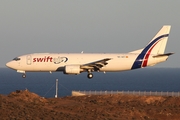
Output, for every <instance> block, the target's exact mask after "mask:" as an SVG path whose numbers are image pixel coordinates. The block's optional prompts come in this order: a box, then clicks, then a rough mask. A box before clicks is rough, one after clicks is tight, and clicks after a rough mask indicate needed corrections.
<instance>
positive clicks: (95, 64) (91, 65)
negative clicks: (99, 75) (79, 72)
mask: <svg viewBox="0 0 180 120" xmlns="http://www.w3.org/2000/svg"><path fill="white" fill-rule="evenodd" d="M109 60H111V58H105V59H102V60H98V61H94V62H91V63H87V64H83V65H81V68H82V69H86V70H88V69H93V70H95V71H97V70H99V69H100V68H102V67H104V66H105V65H107V64H108V63H107V61H109Z"/></svg>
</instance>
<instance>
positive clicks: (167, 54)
mask: <svg viewBox="0 0 180 120" xmlns="http://www.w3.org/2000/svg"><path fill="white" fill-rule="evenodd" d="M172 54H174V53H166V54H159V55H155V56H153V57H154V58H156V57H163V56H170V55H172Z"/></svg>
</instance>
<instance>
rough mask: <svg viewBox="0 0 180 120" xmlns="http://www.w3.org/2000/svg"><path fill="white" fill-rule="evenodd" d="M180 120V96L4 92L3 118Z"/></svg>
mask: <svg viewBox="0 0 180 120" xmlns="http://www.w3.org/2000/svg"><path fill="white" fill-rule="evenodd" d="M32 119H33V120H180V97H160V96H135V95H121V94H119V95H102V96H100V95H92V96H78V97H71V96H69V97H63V98H42V97H40V96H38V95H37V94H35V93H32V92H30V91H28V90H17V91H15V92H12V93H10V94H9V95H7V96H5V95H0V120H32Z"/></svg>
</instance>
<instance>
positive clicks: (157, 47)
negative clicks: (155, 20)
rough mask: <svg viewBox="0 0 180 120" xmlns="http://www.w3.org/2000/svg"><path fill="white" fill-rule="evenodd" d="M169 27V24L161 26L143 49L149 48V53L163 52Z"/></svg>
mask: <svg viewBox="0 0 180 120" xmlns="http://www.w3.org/2000/svg"><path fill="white" fill-rule="evenodd" d="M170 29H171V26H170V25H165V26H163V27H162V28H161V30H160V31H159V32H158V33H157V34H156V35H155V37H154V38H153V39H152V40H151V41H150V42H149V44H148V45H147V46H146V48H145V49H151V54H155V55H157V54H164V51H165V48H166V43H167V40H168V36H169V32H170Z"/></svg>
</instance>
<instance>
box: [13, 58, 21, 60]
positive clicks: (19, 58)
mask: <svg viewBox="0 0 180 120" xmlns="http://www.w3.org/2000/svg"><path fill="white" fill-rule="evenodd" d="M13 60H15V61H19V60H21V58H18V57H15V58H14V59H13Z"/></svg>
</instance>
